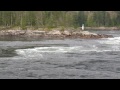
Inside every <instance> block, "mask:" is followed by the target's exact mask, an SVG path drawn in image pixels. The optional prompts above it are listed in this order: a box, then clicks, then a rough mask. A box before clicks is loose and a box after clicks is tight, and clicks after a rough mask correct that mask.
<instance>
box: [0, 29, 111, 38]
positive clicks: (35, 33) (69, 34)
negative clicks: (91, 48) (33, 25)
mask: <svg viewBox="0 0 120 90" xmlns="http://www.w3.org/2000/svg"><path fill="white" fill-rule="evenodd" d="M0 36H16V37H40V38H84V39H91V38H92V39H98V38H109V37H113V36H112V35H104V34H96V33H91V32H89V31H82V30H76V31H72V30H64V31H61V30H51V31H45V30H43V31H41V30H1V31H0Z"/></svg>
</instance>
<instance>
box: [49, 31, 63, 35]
mask: <svg viewBox="0 0 120 90" xmlns="http://www.w3.org/2000/svg"><path fill="white" fill-rule="evenodd" d="M47 34H48V35H62V33H61V32H60V31H58V30H53V31H50V32H48V33H47Z"/></svg>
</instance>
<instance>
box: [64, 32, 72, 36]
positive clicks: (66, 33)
mask: <svg viewBox="0 0 120 90" xmlns="http://www.w3.org/2000/svg"><path fill="white" fill-rule="evenodd" d="M62 34H63V35H66V36H70V35H71V33H70V32H69V31H63V33H62Z"/></svg>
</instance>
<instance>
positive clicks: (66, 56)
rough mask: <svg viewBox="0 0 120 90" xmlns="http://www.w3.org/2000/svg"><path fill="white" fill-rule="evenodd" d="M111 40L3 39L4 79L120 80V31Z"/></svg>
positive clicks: (0, 44)
mask: <svg viewBox="0 0 120 90" xmlns="http://www.w3.org/2000/svg"><path fill="white" fill-rule="evenodd" d="M92 32H96V33H103V34H112V35H113V36H114V38H108V39H97V40H95V39H89V40H88V39H87V40H85V39H71V40H70V39H64V40H55V39H54V40H45V39H40V38H16V37H8V38H7V37H1V38H0V78H1V79H117V78H119V79H120V31H92Z"/></svg>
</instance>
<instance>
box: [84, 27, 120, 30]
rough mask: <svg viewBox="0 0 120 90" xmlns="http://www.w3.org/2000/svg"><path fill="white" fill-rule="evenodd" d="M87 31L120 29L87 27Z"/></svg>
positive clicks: (118, 28) (115, 28)
mask: <svg viewBox="0 0 120 90" xmlns="http://www.w3.org/2000/svg"><path fill="white" fill-rule="evenodd" d="M85 30H120V27H85Z"/></svg>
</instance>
